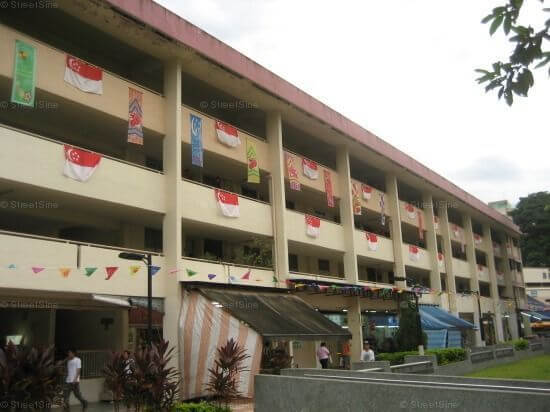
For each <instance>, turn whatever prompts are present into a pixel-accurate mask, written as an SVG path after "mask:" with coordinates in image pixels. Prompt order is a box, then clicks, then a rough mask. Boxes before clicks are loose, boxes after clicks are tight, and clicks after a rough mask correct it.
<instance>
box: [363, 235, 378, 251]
mask: <svg viewBox="0 0 550 412" xmlns="http://www.w3.org/2000/svg"><path fill="white" fill-rule="evenodd" d="M365 235H366V237H367V247H368V249H369V250H370V251H371V252H375V251H377V250H378V236H377V235H376V234H375V233H369V232H365Z"/></svg>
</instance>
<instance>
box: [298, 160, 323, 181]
mask: <svg viewBox="0 0 550 412" xmlns="http://www.w3.org/2000/svg"><path fill="white" fill-rule="evenodd" d="M302 170H303V172H304V176H307V177H309V178H310V179H311V180H317V179H319V170H318V167H317V163H315V162H314V161H313V160H309V159H306V158H305V157H304V158H302Z"/></svg>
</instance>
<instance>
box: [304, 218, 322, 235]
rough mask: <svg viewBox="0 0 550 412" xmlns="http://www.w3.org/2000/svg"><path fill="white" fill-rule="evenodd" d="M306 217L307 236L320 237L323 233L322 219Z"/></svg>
mask: <svg viewBox="0 0 550 412" xmlns="http://www.w3.org/2000/svg"><path fill="white" fill-rule="evenodd" d="M305 216H306V234H307V235H308V236H309V237H319V234H320V233H321V219H319V218H318V217H317V216H311V215H305Z"/></svg>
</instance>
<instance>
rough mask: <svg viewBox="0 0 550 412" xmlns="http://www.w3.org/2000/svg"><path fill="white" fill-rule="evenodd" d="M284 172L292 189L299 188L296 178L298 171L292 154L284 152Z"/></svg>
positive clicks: (300, 187)
mask: <svg viewBox="0 0 550 412" xmlns="http://www.w3.org/2000/svg"><path fill="white" fill-rule="evenodd" d="M285 161H286V173H287V176H288V180H289V183H290V188H291V189H292V190H301V189H302V186H301V185H300V180H299V179H298V171H297V170H296V167H295V166H294V156H293V155H291V154H290V153H288V152H285Z"/></svg>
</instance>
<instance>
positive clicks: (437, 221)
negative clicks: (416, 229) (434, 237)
mask: <svg viewBox="0 0 550 412" xmlns="http://www.w3.org/2000/svg"><path fill="white" fill-rule="evenodd" d="M434 229H435V230H439V218H438V217H437V216H435V215H434Z"/></svg>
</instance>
